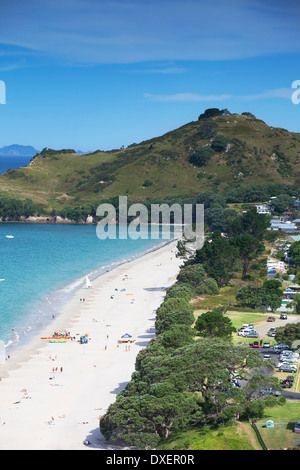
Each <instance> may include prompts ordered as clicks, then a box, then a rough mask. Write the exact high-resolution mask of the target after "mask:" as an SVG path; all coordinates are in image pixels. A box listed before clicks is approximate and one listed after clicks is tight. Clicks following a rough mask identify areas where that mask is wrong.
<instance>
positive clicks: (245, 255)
mask: <svg viewBox="0 0 300 470" xmlns="http://www.w3.org/2000/svg"><path fill="white" fill-rule="evenodd" d="M230 242H231V243H232V245H233V246H235V247H236V248H237V249H238V251H239V256H240V258H241V262H242V279H243V280H245V279H246V276H247V272H248V269H249V266H250V262H251V261H252V260H253V259H255V258H257V256H258V255H260V254H261V253H263V251H264V245H263V244H262V243H260V241H259V240H258V239H257V238H255V237H254V236H253V235H250V234H248V233H245V234H243V235H239V236H236V237H234V238H232V239H231V240H230Z"/></svg>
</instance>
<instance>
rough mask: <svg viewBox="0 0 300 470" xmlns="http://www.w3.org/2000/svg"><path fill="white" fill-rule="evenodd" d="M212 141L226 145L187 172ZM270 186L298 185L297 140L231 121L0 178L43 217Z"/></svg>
mask: <svg viewBox="0 0 300 470" xmlns="http://www.w3.org/2000/svg"><path fill="white" fill-rule="evenodd" d="M216 135H218V136H220V135H221V136H225V137H228V138H229V140H228V142H229V143H228V145H227V146H226V148H225V149H221V150H220V149H218V151H214V152H212V154H213V155H212V156H211V158H210V160H209V161H208V163H207V164H206V165H204V166H201V167H198V166H195V165H193V164H191V163H190V162H189V160H190V158H191V156H192V155H193V154H194V152H195V150H196V149H199V148H201V147H203V146H207V147H208V146H210V145H211V142H212V140H214V139H215V137H216ZM277 182H278V183H288V184H298V183H299V182H300V134H297V133H291V132H288V131H287V130H285V129H281V128H272V127H269V126H267V125H266V124H265V123H264V122H263V121H261V120H259V119H256V118H254V117H252V116H246V115H238V114H231V115H225V116H224V115H220V116H215V117H210V118H205V119H201V120H198V121H192V122H190V123H188V124H186V125H184V126H182V127H180V128H178V129H175V130H173V131H171V132H168V133H166V134H164V135H162V136H160V137H157V138H153V139H150V140H148V141H144V142H141V143H139V144H133V145H131V146H129V147H127V148H126V149H118V150H111V151H109V152H102V151H97V152H94V153H91V154H83V155H78V154H76V153H75V152H74V151H72V150H69V151H66V150H64V151H51V150H44V151H43V152H42V153H41V154H39V155H38V156H36V157H35V158H34V159H33V160H32V161H31V162H30V164H29V165H28V166H27V167H25V168H20V169H17V170H10V171H8V172H7V173H5V174H4V175H2V176H1V177H0V184H1V191H2V194H3V193H5V194H7V195H10V196H13V197H17V198H21V199H25V198H31V199H32V200H33V201H34V202H37V203H40V204H43V205H45V207H47V208H48V209H50V210H51V209H58V208H62V207H64V206H66V205H68V206H70V205H76V204H77V205H78V204H85V203H93V202H98V201H99V202H100V201H101V199H103V198H111V197H114V196H119V195H127V196H128V199H129V200H131V201H143V200H144V199H145V198H146V197H159V198H164V197H168V196H171V197H174V196H177V195H180V196H186V197H189V196H195V195H197V194H199V193H201V192H205V191H209V190H213V191H221V190H224V189H226V188H227V187H230V188H233V187H234V186H235V185H245V184H252V183H277Z"/></svg>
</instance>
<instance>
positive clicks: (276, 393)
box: [260, 387, 281, 397]
mask: <svg viewBox="0 0 300 470" xmlns="http://www.w3.org/2000/svg"><path fill="white" fill-rule="evenodd" d="M260 393H261V394H262V395H274V396H275V397H280V396H281V393H280V392H279V391H278V390H273V388H272V387H269V388H264V389H263V390H261V391H260Z"/></svg>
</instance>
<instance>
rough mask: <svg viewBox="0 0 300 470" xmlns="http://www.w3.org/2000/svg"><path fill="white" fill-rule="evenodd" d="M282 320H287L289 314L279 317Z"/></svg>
mask: <svg viewBox="0 0 300 470" xmlns="http://www.w3.org/2000/svg"><path fill="white" fill-rule="evenodd" d="M279 318H280V319H281V320H287V314H286V313H282V314H281V315H280V317H279Z"/></svg>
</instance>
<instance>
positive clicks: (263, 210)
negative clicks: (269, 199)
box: [255, 204, 271, 215]
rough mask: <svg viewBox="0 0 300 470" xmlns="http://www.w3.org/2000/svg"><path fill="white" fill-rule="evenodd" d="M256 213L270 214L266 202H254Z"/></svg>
mask: <svg viewBox="0 0 300 470" xmlns="http://www.w3.org/2000/svg"><path fill="white" fill-rule="evenodd" d="M255 207H256V210H257V212H258V214H268V215H270V214H271V208H270V206H268V204H255Z"/></svg>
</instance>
